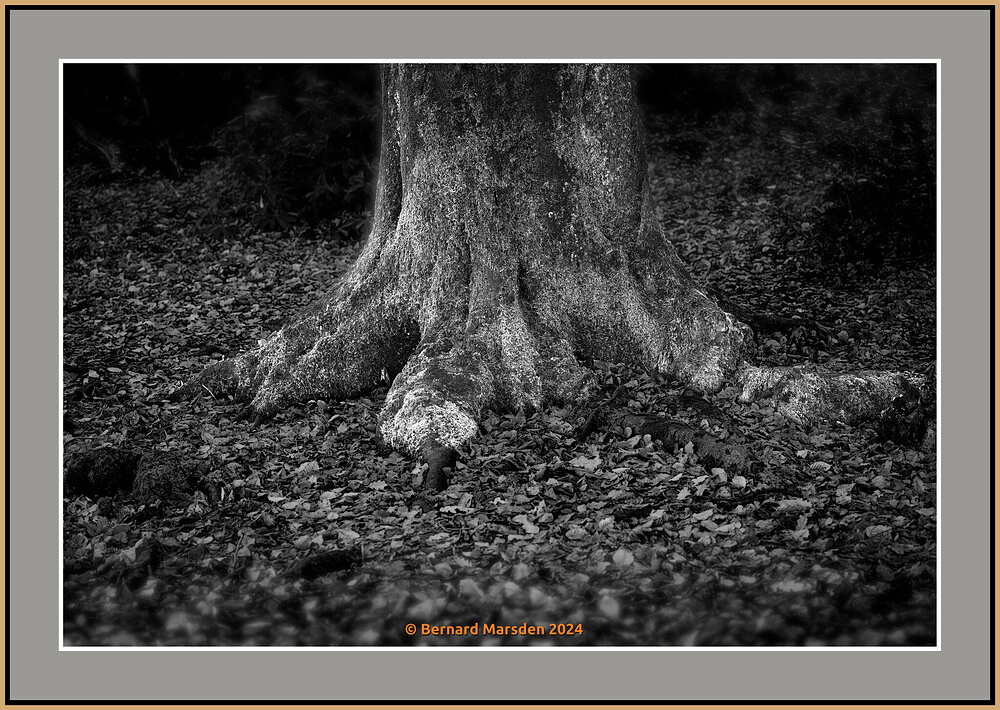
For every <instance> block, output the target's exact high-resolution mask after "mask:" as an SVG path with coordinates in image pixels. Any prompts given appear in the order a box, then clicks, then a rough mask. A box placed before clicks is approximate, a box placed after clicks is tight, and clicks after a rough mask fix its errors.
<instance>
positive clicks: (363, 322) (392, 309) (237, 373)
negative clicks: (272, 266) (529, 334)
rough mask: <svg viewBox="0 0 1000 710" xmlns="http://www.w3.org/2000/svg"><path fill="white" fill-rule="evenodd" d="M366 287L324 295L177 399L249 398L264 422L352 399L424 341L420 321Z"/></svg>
mask: <svg viewBox="0 0 1000 710" xmlns="http://www.w3.org/2000/svg"><path fill="white" fill-rule="evenodd" d="M386 291H387V289H381V288H371V287H362V288H359V289H357V290H355V291H353V292H349V293H348V294H347V295H346V296H343V297H340V298H337V297H334V298H332V299H330V300H329V301H321V302H320V303H319V304H317V305H316V306H314V307H312V308H310V309H307V310H306V311H305V312H303V313H302V314H300V316H299V317H298V318H296V319H295V320H294V321H292V322H291V323H289V324H288V325H287V326H285V327H284V328H282V329H281V330H279V331H278V332H277V333H275V334H273V335H272V336H270V337H269V338H267V339H266V340H262V341H261V342H260V344H259V345H258V347H257V348H256V349H254V350H251V351H249V352H246V353H244V354H242V355H240V356H239V357H236V358H232V359H228V360H222V361H221V362H216V363H213V364H212V365H209V366H208V367H206V368H205V369H204V370H203V371H202V372H201V373H200V374H199V375H197V376H196V377H194V378H193V379H191V380H190V381H189V382H187V383H186V384H185V385H183V386H182V387H180V388H178V389H177V390H175V391H174V392H173V393H172V394H171V395H170V398H171V399H172V400H175V401H176V400H179V399H187V398H191V397H194V396H197V395H198V394H199V393H206V394H209V395H210V396H212V397H213V398H219V397H222V396H225V395H231V396H233V397H234V398H235V399H236V400H237V401H242V402H247V403H248V404H247V406H246V407H245V408H244V409H243V410H242V411H241V412H240V414H239V415H238V416H239V418H242V419H248V420H251V421H254V422H256V423H260V422H263V421H266V420H268V419H270V418H271V417H273V416H274V415H275V414H277V413H278V412H279V411H281V410H282V409H283V408H285V407H287V406H289V405H291V404H296V403H299V402H305V401H308V400H310V399H345V398H348V397H351V396H354V395H358V394H361V393H363V392H366V391H369V390H371V389H373V388H374V387H376V386H377V385H378V384H379V383H380V382H382V381H383V380H385V379H386V378H387V377H388V376H391V375H393V374H395V373H396V372H398V371H399V370H400V368H402V366H403V363H404V362H406V358H407V356H408V355H409V353H410V351H411V350H412V348H413V345H414V343H415V342H416V326H415V325H414V324H413V323H412V322H408V320H407V319H406V318H405V317H404V316H403V314H402V312H401V309H400V308H399V307H397V306H396V305H395V304H393V303H392V302H391V301H390V300H389V299H387V298H386V297H385V296H384V293H386Z"/></svg>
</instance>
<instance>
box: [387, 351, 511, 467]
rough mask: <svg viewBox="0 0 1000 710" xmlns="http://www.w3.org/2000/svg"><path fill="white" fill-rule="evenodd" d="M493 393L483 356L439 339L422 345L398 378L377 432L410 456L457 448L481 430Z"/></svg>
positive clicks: (388, 442)
mask: <svg viewBox="0 0 1000 710" xmlns="http://www.w3.org/2000/svg"><path fill="white" fill-rule="evenodd" d="M494 389H495V383H494V380H493V376H492V373H491V372H490V371H489V369H488V368H487V367H486V363H485V358H484V357H483V355H482V353H481V352H479V351H478V350H477V349H473V348H470V347H469V343H468V342H467V341H466V340H464V339H463V340H453V339H451V338H450V337H448V336H443V335H442V336H441V337H440V338H439V339H437V340H432V341H431V342H428V343H425V344H423V345H422V346H421V347H420V348H419V350H418V351H417V352H416V353H414V354H413V356H412V357H410V360H409V362H407V364H406V366H405V367H404V368H403V371H402V372H400V373H399V375H397V376H396V379H395V381H394V382H393V383H392V387H391V388H390V389H389V393H388V394H387V395H386V400H385V407H384V408H383V409H382V413H381V414H380V415H379V430H380V431H381V433H382V437H383V438H384V439H385V441H386V443H387V444H389V446H392V447H393V448H396V449H400V450H402V451H406V452H408V453H410V454H411V455H420V454H421V453H422V452H423V451H424V450H425V449H430V448H435V447H438V446H445V447H449V448H452V449H457V448H458V447H460V446H461V445H462V444H464V443H465V442H466V441H468V440H469V439H471V438H472V437H474V436H475V435H476V434H477V433H478V432H479V424H478V421H479V414H480V412H481V411H482V408H483V406H484V404H485V403H486V402H487V401H488V400H490V399H492V395H493V393H494Z"/></svg>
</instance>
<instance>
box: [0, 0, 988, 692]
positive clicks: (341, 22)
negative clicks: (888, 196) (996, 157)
mask: <svg viewBox="0 0 1000 710" xmlns="http://www.w3.org/2000/svg"><path fill="white" fill-rule="evenodd" d="M991 27H992V15H991V13H990V11H989V8H984V9H982V10H955V9H891V10H889V9H850V10H848V9H841V10H812V9H810V10H776V9H766V10H762V9H748V10H731V9H726V10H721V9H704V10H690V9H658V10H649V11H646V10H643V11H639V10H628V11H624V10H514V9H505V10H498V11H487V10H475V11H461V10H445V9H436V10H415V11H409V10H407V11H401V10H384V9H382V10H343V9H338V10H329V9H328V10H295V11H291V10H287V9H282V10H248V9H240V10H232V9H230V10H210V9H186V10H177V9H174V10H149V9H143V10H111V9H103V10H86V11H84V10H69V9H57V10H52V9H47V10H35V9H10V8H8V31H9V34H8V51H9V64H8V69H9V84H8V91H9V94H8V109H9V124H8V127H9V131H10V144H9V153H8V167H9V182H8V189H9V201H8V210H9V213H8V219H9V228H8V260H9V261H8V288H9V296H8V297H9V304H12V305H13V307H11V308H9V318H8V324H9V325H8V328H9V331H8V332H9V340H8V342H9V360H8V363H9V365H8V366H9V368H10V370H9V372H11V373H13V375H14V376H13V377H12V378H9V380H8V385H9V388H10V389H9V392H10V395H9V404H10V407H9V410H8V411H9V412H13V413H14V415H15V416H13V417H11V418H10V419H9V420H8V426H9V435H8V442H9V443H8V445H9V446H10V454H9V461H10V464H9V469H8V505H9V508H8V515H9V517H8V523H9V530H10V537H9V542H10V547H9V557H8V564H9V568H8V580H9V585H10V588H9V596H8V601H9V604H10V617H9V626H8V634H9V641H10V654H9V656H8V660H9V675H8V684H9V685H8V695H9V698H10V700H12V701H31V700H36V701H37V700H52V701H59V700H67V701H72V700H110V701H113V700H119V701H121V700H143V699H146V700H224V699H229V700H258V701H260V700H291V701H294V700H301V701H309V700H361V701H363V700H384V701H393V700H398V701H413V700H420V699H428V700H442V701H443V700H474V699H480V700H515V701H516V700H538V701H544V700H557V699H562V700H581V701H596V700H621V701H628V700H635V701H639V700H693V701H698V700H719V701H726V700H731V701H747V700H754V699H759V700H772V701H782V700H784V701H795V700H808V699H814V700H868V701H878V700H911V701H930V700H956V701H960V700H977V699H983V698H986V697H988V696H989V695H990V694H991V692H992V687H991V685H990V667H989V662H990V651H991V637H990V628H989V610H990V607H991V603H992V601H991V599H990V597H989V592H990V583H991V579H992V577H991V569H990V562H991V558H990V548H989V544H990V532H991V530H990V520H991V517H990V516H991V507H992V497H991V495H990V476H991V461H990V450H989V447H988V444H987V442H990V441H991V433H992V432H991V430H990V428H989V422H990V412H991V401H990V396H991V393H990V391H989V390H988V388H987V387H986V386H985V382H986V381H987V379H988V378H989V369H990V367H991V362H990V346H991V341H990V338H989V335H990V328H989V326H988V324H987V321H988V319H989V318H990V305H991V303H992V300H991V286H990V279H991V270H992V259H991V254H990V235H991V227H992V224H991V219H990V214H991V213H990V205H991V196H992V195H991V191H990V180H991V176H992V165H991V158H992V156H991V154H990V150H989V145H990V142H989V141H990V135H991V130H992V127H991V125H990V110H991V88H992V85H991V83H990V67H991V63H992V57H991V53H990V51H991V50H990V29H991ZM60 57H62V58H71V57H72V58H87V57H101V58H108V57H114V58H122V59H140V58H180V57H197V58H203V59H211V58H222V59H226V58H247V57H249V58H255V57H289V58H296V59H309V58H326V57H351V58H356V59H365V58H370V59H381V58H421V57H424V58H426V57H457V58H518V57H533V58H553V59H570V58H635V59H644V58H657V57H683V58H689V59H696V58H726V57H731V58H738V59H745V58H809V57H815V58H823V59H838V58H866V59H877V58H887V59H894V58H908V59H915V58H941V59H942V77H943V81H942V119H943V120H942V125H943V129H944V132H943V140H942V149H943V153H942V161H941V163H942V170H943V176H944V177H943V181H942V185H943V202H942V207H943V234H944V238H943V257H942V260H941V264H940V266H941V283H942V284H943V297H942V309H941V311H940V313H939V318H940V326H941V332H942V343H943V352H942V367H943V373H942V384H943V385H944V386H943V387H942V412H943V415H942V420H943V423H942V426H941V429H940V432H941V441H942V459H941V464H940V471H941V472H942V476H943V479H944V481H943V494H942V496H941V499H942V506H943V512H942V515H941V521H942V524H943V526H944V528H943V539H942V548H941V554H942V560H943V562H942V569H943V580H942V586H943V594H942V604H943V616H942V619H943V633H942V639H941V640H942V650H941V651H939V652H935V651H871V652H867V651H843V652H836V651H830V650H812V651H803V650H795V651H783V650H768V651H759V652H730V651H711V652H686V651H619V652H614V651H589V652H526V651H514V652H470V651H464V650H463V651H454V652H448V651H429V652H391V651H371V652H362V651H337V652H281V651H261V652H252V653H241V652H236V651H217V652H200V651H178V652H158V651H141V652H138V651H137V652H121V651H105V652H58V651H57V644H58V640H59V635H60V629H59V628H58V621H57V610H58V583H57V569H58V561H57V546H58V515H59V503H58V493H57V485H58V479H59V476H60V471H59V465H58V449H59V446H60V442H59V440H58V426H59V420H58V417H59V408H60V396H59V392H58V379H57V373H58V353H59V342H58V302H59V293H58V275H59V261H58V242H57V235H58V229H59V224H58V216H57V199H58V193H59V176H58V170H57V166H58V139H57V137H58V103H57V102H58V91H57V69H58V59H59V58H60ZM11 265H13V268H10V266H11ZM10 442H13V445H11V444H10ZM108 653H110V654H112V655H110V656H109V655H106V654H108Z"/></svg>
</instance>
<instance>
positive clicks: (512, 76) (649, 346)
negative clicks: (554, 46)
mask: <svg viewBox="0 0 1000 710" xmlns="http://www.w3.org/2000/svg"><path fill="white" fill-rule="evenodd" d="M382 92H383V95H382V105H383V128H382V144H381V157H380V167H379V177H378V186H377V192H376V200H375V207H374V223H373V228H372V231H371V234H370V236H369V238H368V242H367V244H366V246H365V248H364V250H363V252H362V254H361V255H360V257H359V259H358V260H357V262H356V263H355V264H354V265H353V266H352V268H351V269H350V271H349V272H348V273H347V275H346V276H345V277H344V279H343V281H342V283H341V284H340V285H339V286H338V287H337V288H336V290H335V291H334V292H332V293H331V294H330V295H329V296H328V297H327V298H325V299H324V300H321V301H320V302H319V303H317V304H315V305H314V306H313V307H312V308H310V309H308V310H307V311H306V312H304V313H302V314H300V315H299V316H298V317H297V318H296V319H294V320H293V321H292V322H291V323H290V324H289V325H287V326H285V327H284V328H283V329H282V330H281V331H279V332H278V333H276V334H274V335H273V336H271V337H270V338H268V339H267V340H265V341H262V342H261V343H260V346H259V347H258V348H257V349H255V350H253V351H251V352H248V353H246V354H244V355H241V356H239V357H237V358H234V359H232V360H225V361H223V362H220V363H217V364H216V365H214V366H212V367H210V368H208V370H206V371H205V372H204V373H203V374H202V375H201V376H200V377H199V378H196V379H195V380H194V381H193V382H191V383H189V384H188V385H187V386H186V387H185V388H183V389H182V391H181V392H182V394H186V395H190V394H192V393H194V392H195V391H198V390H200V389H202V388H205V389H207V390H209V391H211V392H212V393H213V394H219V393H220V392H230V393H235V394H236V395H237V396H238V397H242V398H244V399H245V400H247V401H248V402H249V408H248V414H250V415H252V416H260V417H262V418H266V417H268V416H270V415H273V414H274V413H275V412H277V411H279V410H280V409H282V408H283V407H285V406H286V405H289V404H291V403H295V402H302V401H305V400H308V399H312V398H324V399H337V398H346V397H350V396H352V395H356V394H359V393H361V392H363V391H365V390H368V389H371V388H373V387H375V386H376V385H378V384H379V382H380V380H381V378H382V377H383V374H384V373H387V374H388V376H389V377H391V378H392V385H391V387H390V389H389V392H388V395H387V398H386V403H385V408H384V410H383V411H382V413H381V416H380V421H379V428H380V431H381V433H382V435H383V437H384V438H385V440H386V442H387V443H388V444H390V445H391V446H393V447H396V448H399V449H402V450H404V451H407V452H409V453H413V454H423V455H426V454H427V452H429V451H434V450H439V449H441V448H442V447H443V448H445V449H454V448H455V447H458V446H459V445H461V444H462V443H463V442H465V441H466V440H468V439H470V438H471V437H473V436H475V435H476V433H477V432H478V423H477V422H478V420H479V418H480V414H481V412H482V411H483V410H484V409H487V408H490V409H497V410H509V409H514V410H519V409H526V410H530V409H533V408H537V407H540V406H542V405H543V404H545V403H547V402H553V401H560V400H562V401H565V400H580V399H583V398H586V397H587V396H588V394H589V392H590V391H591V388H592V382H593V378H592V375H591V374H590V371H589V370H587V368H585V367H584V366H583V365H581V363H582V362H584V361H585V360H586V359H587V358H596V359H600V360H606V361H612V362H622V363H631V364H634V365H639V366H642V367H645V368H648V369H650V370H655V371H658V372H660V373H663V374H665V375H668V376H671V377H674V378H676V379H677V380H679V381H681V382H684V383H686V384H687V385H688V386H690V387H692V388H694V389H697V390H699V391H703V392H713V391H717V390H718V389H719V388H721V387H722V385H723V383H724V382H725V381H726V380H727V379H732V378H734V376H737V377H740V375H739V374H738V373H740V372H744V371H745V352H746V347H747V342H748V339H749V329H748V328H747V326H745V325H743V324H742V323H740V322H739V321H738V320H737V319H736V318H735V317H734V316H732V315H731V314H729V313H727V312H726V311H724V310H723V309H722V308H720V307H719V306H718V305H717V303H716V301H715V300H714V299H712V298H710V297H709V296H708V295H706V293H705V291H704V290H703V289H701V288H700V287H699V286H698V285H697V284H695V283H694V281H692V279H691V277H690V276H689V275H688V273H687V271H686V270H685V268H684V267H683V265H682V264H681V262H680V260H679V258H678V256H677V253H676V251H675V250H674V247H673V246H672V245H671V243H670V242H669V241H668V239H667V237H666V235H665V234H664V232H663V230H662V229H661V227H660V225H659V224H658V222H657V220H656V218H655V216H654V210H653V204H652V199H651V193H650V189H649V184H648V181H647V171H646V156H645V149H644V144H643V131H642V126H641V123H640V117H639V110H638V107H637V104H636V99H635V95H634V87H633V84H632V81H631V77H630V69H629V68H628V67H626V66H623V65H595V64H591V65H547V64H528V65H512V64H476V65H389V66H386V67H385V68H384V69H383V75H382ZM746 372H750V373H762V372H764V371H759V370H753V371H748V370H747V371H746ZM768 377H770V376H769V375H767V376H765V375H760V374H748V375H746V376H745V379H746V381H747V382H748V383H750V384H752V387H751V388H750V390H748V391H751V390H753V391H756V390H760V389H761V387H760V386H759V383H760V382H763V381H765V380H766V381H767V382H768V383H770V384H769V385H768V386H769V387H771V388H772V389H773V388H774V386H775V383H776V382H777V380H776V379H774V378H773V377H772V378H771V379H768ZM762 378H763V379H762ZM781 381H782V382H783V383H784V384H783V389H782V393H783V394H782V396H784V393H789V392H790V393H793V396H794V397H799V398H801V399H803V400H804V401H805V400H809V396H808V395H809V393H810V392H811V391H813V390H814V389H816V388H815V386H814V385H815V383H814V382H813V380H810V379H808V378H801V379H797V380H796V379H794V378H790V377H786V378H784V379H783V380H781ZM886 387H890V388H891V383H888V384H886ZM879 392H882V390H879ZM795 393H797V394H795ZM796 401H797V400H796ZM879 401H880V402H881V400H879ZM839 406H840V402H839V401H838V407H839ZM852 406H853V405H852ZM824 408H825V400H820V401H818V402H817V404H816V405H815V406H811V405H803V406H801V407H798V408H797V409H795V411H796V412H799V413H800V414H801V415H802V416H801V417H800V418H802V419H808V418H810V417H813V416H814V415H822V414H823V412H824ZM855 410H858V408H857V407H854V408H853V409H852V410H851V411H855ZM838 411H840V409H838ZM439 458H440V457H439ZM445 458H447V457H445Z"/></svg>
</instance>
